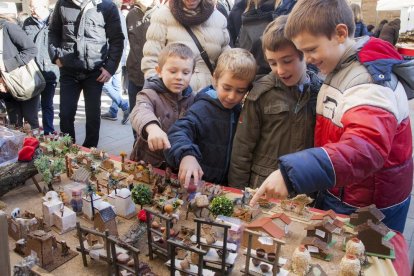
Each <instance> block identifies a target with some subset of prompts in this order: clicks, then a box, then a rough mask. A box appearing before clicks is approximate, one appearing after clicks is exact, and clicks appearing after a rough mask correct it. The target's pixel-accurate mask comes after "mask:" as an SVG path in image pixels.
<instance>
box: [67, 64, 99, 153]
mask: <svg viewBox="0 0 414 276" xmlns="http://www.w3.org/2000/svg"><path fill="white" fill-rule="evenodd" d="M100 74H101V72H100V71H99V70H96V71H92V72H76V73H75V72H68V71H67V70H65V69H62V68H61V70H60V114H59V117H60V131H61V132H63V133H68V134H69V135H70V136H71V137H72V138H73V141H74V142H76V138H75V125H74V123H75V115H76V111H77V108H78V101H79V96H80V93H81V91H83V97H84V99H85V115H86V137H85V141H84V142H83V146H84V147H87V148H90V147H97V146H98V141H99V128H100V126H101V94H102V86H103V83H101V82H98V81H96V79H97V78H98V76H99V75H100Z"/></svg>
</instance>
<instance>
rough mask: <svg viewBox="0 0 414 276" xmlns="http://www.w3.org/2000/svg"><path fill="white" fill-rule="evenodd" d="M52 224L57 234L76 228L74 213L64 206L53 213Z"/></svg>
mask: <svg viewBox="0 0 414 276" xmlns="http://www.w3.org/2000/svg"><path fill="white" fill-rule="evenodd" d="M53 224H54V225H55V226H56V227H57V228H58V230H59V234H63V233H66V232H68V231H70V230H72V229H75V228H76V213H75V212H74V211H72V210H71V209H69V208H68V207H66V206H63V209H61V210H59V211H55V212H54V213H53Z"/></svg>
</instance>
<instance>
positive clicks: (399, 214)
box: [316, 192, 411, 233]
mask: <svg viewBox="0 0 414 276" xmlns="http://www.w3.org/2000/svg"><path fill="white" fill-rule="evenodd" d="M319 196H322V198H321V199H322V200H321V201H320V202H321V203H320V205H319V206H316V207H317V208H319V209H322V210H331V209H332V210H334V211H335V212H336V213H339V214H345V215H350V214H352V213H354V212H355V210H356V208H354V207H352V206H349V205H347V204H345V203H343V202H341V201H340V200H338V199H337V198H335V197H334V196H332V195H331V194H329V193H328V192H321V193H319V195H318V197H319ZM410 201H411V196H408V198H407V199H406V200H404V201H403V202H401V203H400V204H397V205H393V206H391V207H387V208H382V209H379V210H380V211H381V212H382V213H383V214H384V215H385V218H384V219H383V220H382V222H383V223H384V224H385V225H387V226H388V227H389V228H390V229H393V230H396V231H399V232H401V233H403V232H404V227H405V221H406V219H407V213H408V208H409V207H410Z"/></svg>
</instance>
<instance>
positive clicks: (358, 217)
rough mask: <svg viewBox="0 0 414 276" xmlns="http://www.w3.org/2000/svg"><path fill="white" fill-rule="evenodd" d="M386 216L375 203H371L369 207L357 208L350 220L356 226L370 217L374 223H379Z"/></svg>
mask: <svg viewBox="0 0 414 276" xmlns="http://www.w3.org/2000/svg"><path fill="white" fill-rule="evenodd" d="M384 218H385V216H384V214H383V213H382V212H381V211H380V210H378V208H377V207H375V205H374V204H371V205H369V206H367V207H362V208H359V209H357V210H356V211H355V213H354V214H351V216H350V221H349V222H350V223H351V224H352V225H354V226H358V225H360V224H363V223H365V222H367V221H368V220H369V219H370V220H371V221H372V222H373V223H374V224H377V223H378V222H380V221H382V220H383V219H384Z"/></svg>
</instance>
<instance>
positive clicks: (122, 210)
mask: <svg viewBox="0 0 414 276" xmlns="http://www.w3.org/2000/svg"><path fill="white" fill-rule="evenodd" d="M114 205H115V209H116V214H117V215H119V216H121V217H123V218H126V219H130V218H131V217H133V216H134V215H135V214H136V210H135V204H134V202H133V201H132V198H131V191H130V190H129V189H127V188H122V189H120V190H119V191H118V192H117V194H116V195H115V204H114Z"/></svg>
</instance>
